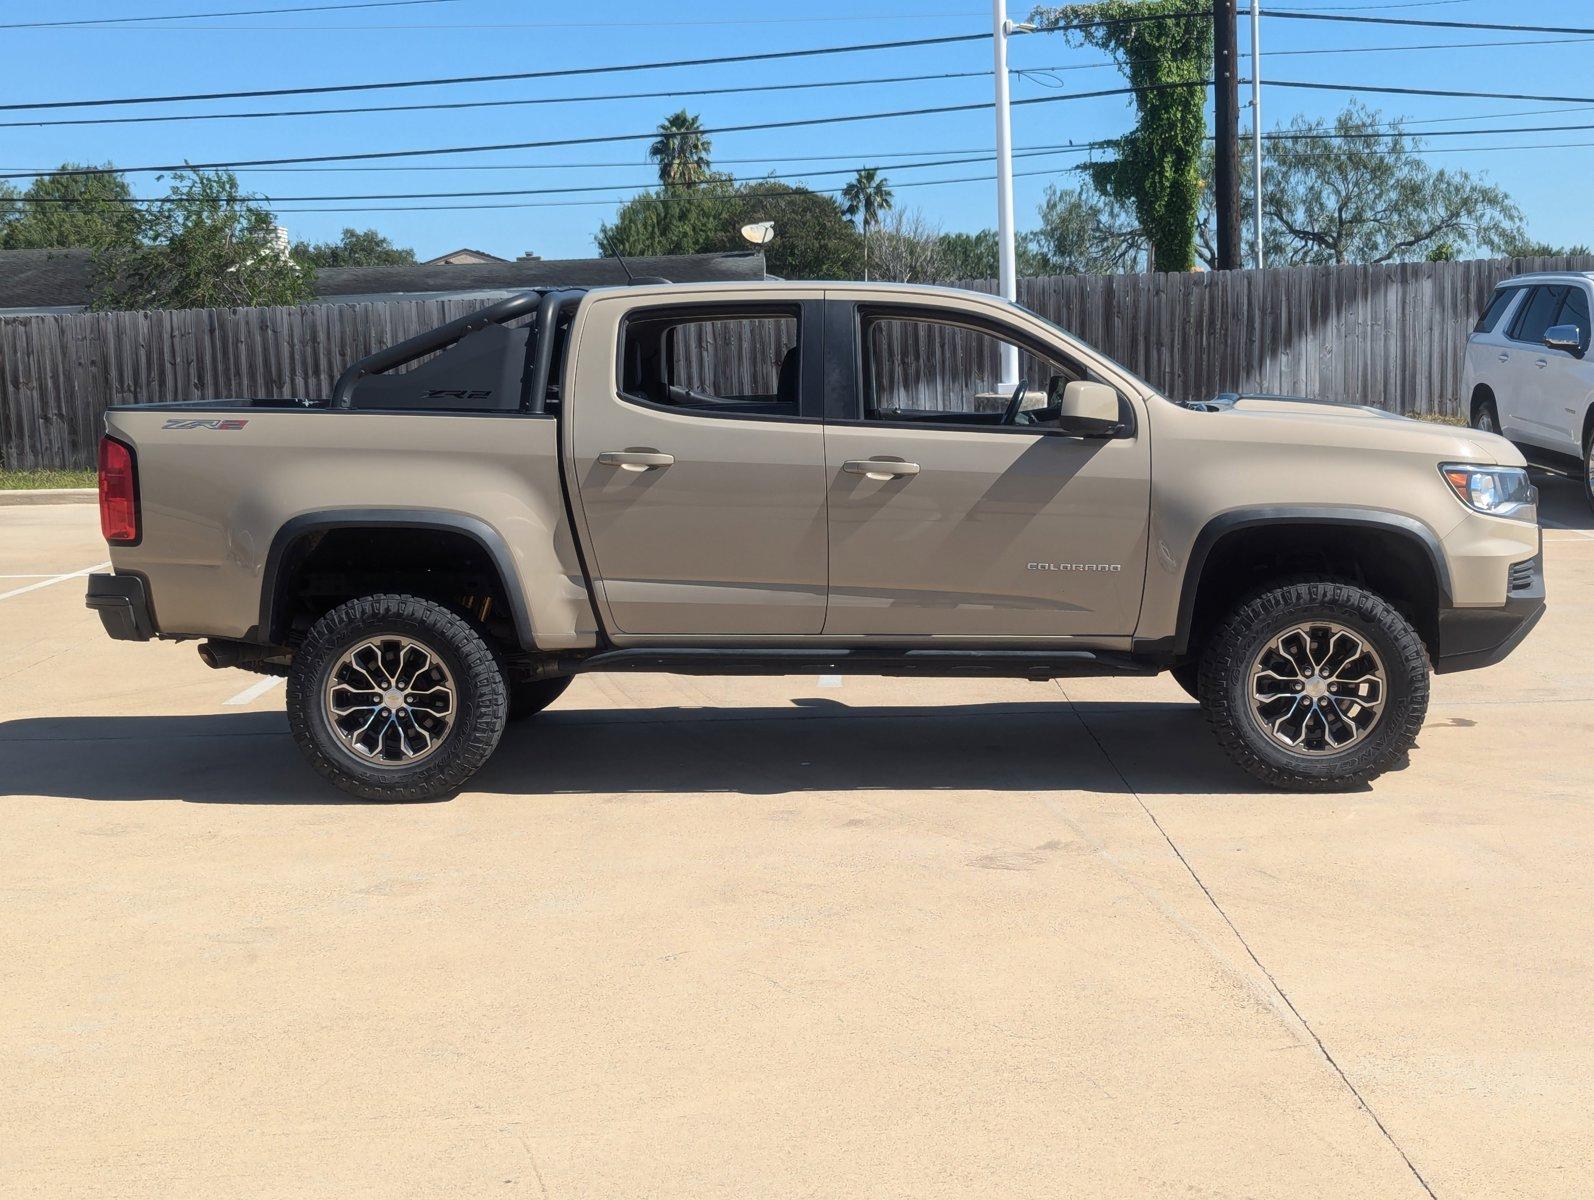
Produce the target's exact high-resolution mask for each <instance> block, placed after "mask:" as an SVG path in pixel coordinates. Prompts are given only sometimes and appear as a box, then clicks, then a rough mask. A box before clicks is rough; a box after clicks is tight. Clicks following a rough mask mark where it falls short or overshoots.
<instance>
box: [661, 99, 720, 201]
mask: <svg viewBox="0 0 1594 1200" xmlns="http://www.w3.org/2000/svg"><path fill="white" fill-rule="evenodd" d="M713 148H714V147H713V143H712V142H710V141H709V139H708V137H707V135H705V134H704V132H703V125H702V122H701V121H699V120H698V118H697V116H696V114H694V113H688V112H687V111H686V109H684V108H683V109H681V110H680V111H679V112H677V113H674V114H672V115H671V116H669V117H667V118H665V119H664V121H662V122H661V123H660V124H659V136H658V138H657V140H655V141H654V142H653V144H652V145H651V146H649V147H648V158H649V159H651V160H652V161H653V162H655V163H657V164H658V167H659V182H660V183H661V184H663V185H664V186H665V187H667V188H668V187H694V186H696V185H697V184H699V183H702V182H703V181H704V180H705V179H707V178H708V177H709V159H708V156H709V151H711V150H712V149H713Z"/></svg>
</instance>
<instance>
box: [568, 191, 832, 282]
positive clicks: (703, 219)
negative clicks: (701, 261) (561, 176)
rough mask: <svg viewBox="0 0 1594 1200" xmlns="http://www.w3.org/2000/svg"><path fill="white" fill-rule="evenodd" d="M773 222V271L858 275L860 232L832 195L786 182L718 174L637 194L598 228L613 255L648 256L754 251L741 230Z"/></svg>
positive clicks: (602, 247)
mask: <svg viewBox="0 0 1594 1200" xmlns="http://www.w3.org/2000/svg"><path fill="white" fill-rule="evenodd" d="M756 221H773V222H774V223H775V237H774V239H773V240H772V241H771V242H770V243H769V244H768V245H767V246H765V247H764V258H765V263H766V264H767V266H768V269H769V271H770V273H771V274H775V275H780V276H782V277H784V278H787V279H848V278H851V277H852V276H854V275H855V274H856V273H857V264H858V235H857V233H856V232H854V230H853V228H852V226H851V225H850V224H848V223H847V219H846V217H845V216H844V215H843V214H842V211H841V206H840V205H839V204H837V203H836V201H835V200H834V199H833V198H832V197H830V196H824V195H821V194H819V193H818V192H813V191H810V190H808V189H807V188H804V187H796V186H793V185H791V184H787V183H782V182H780V181H779V180H773V179H761V180H755V181H753V182H752V183H747V184H742V185H740V186H738V185H736V184H734V183H733V182H732V181H731V180H730V179H728V178H726V177H725V176H723V175H710V176H709V177H708V178H707V179H705V180H704V181H703V182H701V183H699V184H697V185H695V186H693V187H691V188H677V187H667V188H660V189H659V190H658V191H655V192H644V193H643V194H642V195H640V196H633V197H632V198H631V199H630V200H628V201H626V203H625V204H623V205H622V206H621V207H620V209H619V211H618V212H616V213H615V215H614V220H613V221H609V222H605V223H604V224H603V225H601V226H600V227H599V229H598V235H597V239H596V241H597V245H598V250H599V251H600V252H601V253H603V254H605V255H613V254H618V255H621V256H622V257H626V258H633V257H634V258H644V257H649V256H652V255H664V254H710V253H725V252H727V251H737V250H747V249H748V248H749V247H748V245H747V242H746V241H744V240H743V238H742V235H741V228H742V226H743V225H750V224H752V223H754V222H756Z"/></svg>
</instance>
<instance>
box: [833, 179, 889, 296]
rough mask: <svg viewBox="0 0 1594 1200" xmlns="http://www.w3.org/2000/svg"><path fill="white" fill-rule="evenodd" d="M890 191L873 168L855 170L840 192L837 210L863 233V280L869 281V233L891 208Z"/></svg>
mask: <svg viewBox="0 0 1594 1200" xmlns="http://www.w3.org/2000/svg"><path fill="white" fill-rule="evenodd" d="M891 202H892V195H891V189H890V188H889V187H887V186H886V181H885V180H884V179H883V178H881V176H880V171H879V168H877V167H859V168H858V173H857V174H856V175H854V176H853V177H852V180H851V181H850V182H849V183H848V184H847V186H846V187H844V188H842V189H841V211H842V212H843V213H844V214H845V215H846V217H847V219H848V220H850V221H857V222H858V228H859V230H860V232H862V234H863V277H864V278H865V279H868V278H869V230H870V228H871V227H872V226H875V225H878V224H880V218H881V216H883V215H884V214H885V213H886V212H887V211H889V210H890V208H891Z"/></svg>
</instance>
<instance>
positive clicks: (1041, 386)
mask: <svg viewBox="0 0 1594 1200" xmlns="http://www.w3.org/2000/svg"><path fill="white" fill-rule="evenodd" d="M860 333H861V337H862V351H863V397H864V419H865V420H869V421H913V422H931V423H935V422H940V423H944V424H948V425H969V424H975V425H997V424H999V423H1000V422H1001V418H1002V416H1003V414H1004V413H1005V412H1006V410H1007V406H1008V403H1009V402H1010V400H1011V399H1012V396H1013V392H1014V391H1015V390H1016V388H1017V383H1018V381H1017V380H1014V381H1012V382H1009V383H1008V384H1007V385H1006V386H1005V387H1004V386H1002V379H1001V358H1002V348H1003V347H1004V346H1014V347H1016V348H1017V349H1018V375H1019V379H1021V380H1023V381H1024V383H1025V385H1026V395H1025V399H1024V407H1023V410H1022V416H1021V419H1020V421H1019V424H1021V425H1026V426H1032V425H1044V424H1045V423H1046V422H1047V421H1048V420H1051V421H1055V420H1056V419H1057V403H1058V401H1059V399H1060V398H1061V395H1062V388H1063V385H1064V384H1066V383H1069V382H1072V381H1073V380H1076V379H1085V378H1088V377H1089V376H1088V373H1087V372H1086V371H1085V369H1084V368H1083V367H1081V366H1079V365H1077V364H1069V363H1066V362H1064V361H1061V360H1059V359H1057V358H1054V357H1051V356H1043V355H1040V354H1037V353H1035V352H1034V351H1033V350H1031V349H1030V348H1029V347H1028V346H1026V345H1025V344H1024V343H1023V342H1022V341H1020V340H1019V339H1018V338H1017V337H1012V338H1009V337H1004V336H1002V335H1000V334H998V333H996V332H994V331H992V330H988V329H983V328H978V327H976V326H974V325H971V324H965V323H962V322H958V321H954V320H943V319H938V318H936V317H933V316H929V315H924V316H920V315H913V316H905V315H904V316H886V315H873V314H868V313H865V314H863V318H862V321H861V325H860Z"/></svg>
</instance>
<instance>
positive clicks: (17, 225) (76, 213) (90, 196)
mask: <svg viewBox="0 0 1594 1200" xmlns="http://www.w3.org/2000/svg"><path fill="white" fill-rule="evenodd" d="M109 166H110V164H109V163H107V164H106V167H109ZM61 170H62V171H83V170H95V168H92V167H89V166H88V165H87V164H81V163H62V164H61ZM7 190H8V192H9V195H0V204H3V208H0V246H4V248H5V249H7V250H55V249H67V248H70V247H79V248H84V249H97V248H99V247H101V246H107V245H111V244H112V243H116V242H125V241H127V240H128V239H129V238H131V237H133V236H134V234H135V232H136V231H137V228H138V222H139V214H138V209H137V206H136V205H134V204H132V203H130V201H131V200H132V198H133V192H132V189H131V188H129V187H128V184H127V180H126V178H125V177H123V176H122V175H120V174H118V173H116V172H114V171H108V170H107V171H104V172H102V173H96V174H88V175H41V176H39V177H38V178H37V179H35V180H33V182H32V183H30V184H29V185H28V187H27V190H26V191H23V192H20V193H18V192H16V191H15V190H12V189H7Z"/></svg>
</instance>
